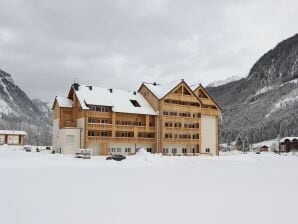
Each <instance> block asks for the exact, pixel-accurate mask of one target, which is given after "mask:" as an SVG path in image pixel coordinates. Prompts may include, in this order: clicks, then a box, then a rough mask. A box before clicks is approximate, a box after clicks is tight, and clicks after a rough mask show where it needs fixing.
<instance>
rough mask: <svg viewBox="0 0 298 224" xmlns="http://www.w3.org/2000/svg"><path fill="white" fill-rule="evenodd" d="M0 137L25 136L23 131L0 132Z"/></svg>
mask: <svg viewBox="0 0 298 224" xmlns="http://www.w3.org/2000/svg"><path fill="white" fill-rule="evenodd" d="M0 135H27V133H26V132H25V131H14V130H0Z"/></svg>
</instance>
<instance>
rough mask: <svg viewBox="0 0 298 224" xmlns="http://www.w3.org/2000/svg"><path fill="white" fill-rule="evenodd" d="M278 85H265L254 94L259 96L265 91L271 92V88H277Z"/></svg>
mask: <svg viewBox="0 0 298 224" xmlns="http://www.w3.org/2000/svg"><path fill="white" fill-rule="evenodd" d="M275 88H276V86H265V87H263V88H262V89H260V90H258V91H257V92H256V93H255V95H254V96H258V95H260V94H263V93H266V92H269V91H270V90H273V89H275Z"/></svg>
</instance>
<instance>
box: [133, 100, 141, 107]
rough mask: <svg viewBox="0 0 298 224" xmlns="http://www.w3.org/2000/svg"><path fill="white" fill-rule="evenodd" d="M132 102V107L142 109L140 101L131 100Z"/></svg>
mask: <svg viewBox="0 0 298 224" xmlns="http://www.w3.org/2000/svg"><path fill="white" fill-rule="evenodd" d="M130 102H131V103H132V105H134V106H135V107H141V105H140V104H139V103H138V101H136V100H130Z"/></svg>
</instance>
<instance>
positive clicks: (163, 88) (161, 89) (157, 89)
mask: <svg viewBox="0 0 298 224" xmlns="http://www.w3.org/2000/svg"><path fill="white" fill-rule="evenodd" d="M181 83H185V84H186V86H187V87H188V85H187V83H186V82H185V81H184V80H183V79H182V80H179V81H173V82H171V83H168V84H156V83H145V82H144V83H143V85H144V86H146V87H147V88H148V89H149V90H150V91H151V92H152V93H153V94H154V95H155V96H156V98H158V99H162V98H164V97H165V96H166V95H167V94H168V93H170V92H171V90H173V89H174V88H176V87H177V86H178V85H179V84H181ZM190 90H191V89H190Z"/></svg>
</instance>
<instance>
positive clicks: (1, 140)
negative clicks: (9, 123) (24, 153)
mask: <svg viewBox="0 0 298 224" xmlns="http://www.w3.org/2000/svg"><path fill="white" fill-rule="evenodd" d="M26 135H27V133H26V132H24V131H16V130H0V145H4V144H7V145H23V144H24V138H25V136H26Z"/></svg>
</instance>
